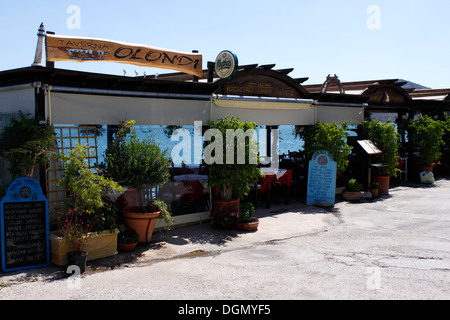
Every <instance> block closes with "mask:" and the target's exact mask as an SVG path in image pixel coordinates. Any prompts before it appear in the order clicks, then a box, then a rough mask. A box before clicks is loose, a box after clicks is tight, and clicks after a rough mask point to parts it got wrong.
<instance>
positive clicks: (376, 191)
mask: <svg viewBox="0 0 450 320" xmlns="http://www.w3.org/2000/svg"><path fill="white" fill-rule="evenodd" d="M369 191H370V193H371V194H372V198H376V197H378V195H379V194H380V190H379V189H370V190H369Z"/></svg>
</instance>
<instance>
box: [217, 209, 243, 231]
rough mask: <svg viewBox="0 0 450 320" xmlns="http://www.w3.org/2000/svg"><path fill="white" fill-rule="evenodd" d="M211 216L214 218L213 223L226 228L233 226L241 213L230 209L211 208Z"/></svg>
mask: <svg viewBox="0 0 450 320" xmlns="http://www.w3.org/2000/svg"><path fill="white" fill-rule="evenodd" d="M210 216H211V218H212V224H213V225H214V226H218V227H221V228H225V229H226V228H230V227H232V226H233V225H234V224H235V223H236V222H237V221H238V218H239V215H238V214H237V213H236V212H232V211H229V210H222V211H218V210H211V214H210Z"/></svg>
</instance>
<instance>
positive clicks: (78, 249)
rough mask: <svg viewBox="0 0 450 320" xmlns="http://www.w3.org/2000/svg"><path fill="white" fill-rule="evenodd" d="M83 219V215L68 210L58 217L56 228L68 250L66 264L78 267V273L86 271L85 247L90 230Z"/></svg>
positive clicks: (86, 254) (74, 210)
mask: <svg viewBox="0 0 450 320" xmlns="http://www.w3.org/2000/svg"><path fill="white" fill-rule="evenodd" d="M83 218H84V217H83V213H82V212H78V211H77V210H76V209H73V210H69V211H68V212H67V213H66V214H59V215H58V228H59V231H60V232H61V234H62V235H63V239H64V242H65V243H66V245H67V247H68V248H69V251H68V252H67V264H68V265H69V266H73V265H75V266H78V267H79V268H80V273H84V272H85V271H86V262H87V256H88V252H87V251H86V247H87V242H88V240H89V237H90V230H91V226H90V225H89V224H88V223H85V222H84V219H83Z"/></svg>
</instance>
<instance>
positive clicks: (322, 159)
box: [306, 151, 337, 205]
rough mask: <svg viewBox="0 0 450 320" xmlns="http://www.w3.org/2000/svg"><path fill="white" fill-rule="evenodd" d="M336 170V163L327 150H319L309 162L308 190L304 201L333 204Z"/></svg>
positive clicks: (312, 203)
mask: <svg viewBox="0 0 450 320" xmlns="http://www.w3.org/2000/svg"><path fill="white" fill-rule="evenodd" d="M336 171H337V163H336V162H335V161H334V160H333V157H332V156H331V154H330V153H329V152H328V151H319V152H317V153H315V154H314V156H313V157H312V159H311V161H310V162H309V172H308V192H307V200H306V203H307V204H308V205H315V204H317V203H318V202H328V203H329V204H330V205H334V203H335V201H336Z"/></svg>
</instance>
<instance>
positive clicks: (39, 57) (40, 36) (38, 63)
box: [31, 23, 45, 67]
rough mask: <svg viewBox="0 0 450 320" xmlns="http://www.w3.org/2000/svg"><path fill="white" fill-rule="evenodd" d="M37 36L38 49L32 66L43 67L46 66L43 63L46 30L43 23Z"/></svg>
mask: <svg viewBox="0 0 450 320" xmlns="http://www.w3.org/2000/svg"><path fill="white" fill-rule="evenodd" d="M37 35H38V43H37V47H36V55H35V56H34V62H33V64H32V65H31V66H32V67H43V66H44V64H43V63H42V52H43V51H44V37H45V28H44V24H43V23H41V26H40V27H39V30H38V34H37Z"/></svg>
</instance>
